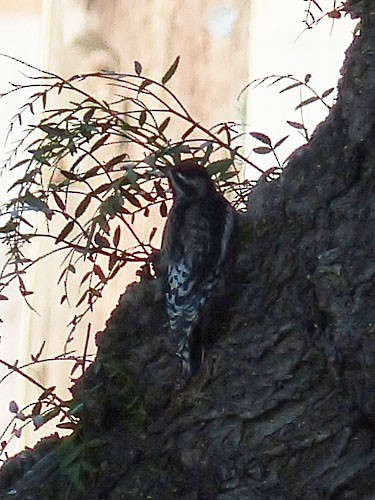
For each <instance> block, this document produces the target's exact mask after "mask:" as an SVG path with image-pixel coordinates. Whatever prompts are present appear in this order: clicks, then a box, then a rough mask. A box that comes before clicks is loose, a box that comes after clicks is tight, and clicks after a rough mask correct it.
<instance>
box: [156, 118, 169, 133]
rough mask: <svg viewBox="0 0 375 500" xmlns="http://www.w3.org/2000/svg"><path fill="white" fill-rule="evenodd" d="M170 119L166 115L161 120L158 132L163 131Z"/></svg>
mask: <svg viewBox="0 0 375 500" xmlns="http://www.w3.org/2000/svg"><path fill="white" fill-rule="evenodd" d="M170 121H171V117H170V116H168V117H167V118H166V119H165V120H163V121H162V122H161V124H160V125H159V126H158V132H159V134H162V133H163V132H164V130H165V129H166V128H167V127H168V125H169V122H170Z"/></svg>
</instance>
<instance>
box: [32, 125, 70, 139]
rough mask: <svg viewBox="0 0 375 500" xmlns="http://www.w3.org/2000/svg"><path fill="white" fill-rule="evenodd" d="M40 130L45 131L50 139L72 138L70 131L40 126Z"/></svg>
mask: <svg viewBox="0 0 375 500" xmlns="http://www.w3.org/2000/svg"><path fill="white" fill-rule="evenodd" d="M39 128H40V130H43V132H45V133H46V134H48V135H49V136H50V137H60V138H62V139H67V138H68V137H71V134H70V132H69V131H68V130H63V129H61V128H58V127H51V126H50V125H43V124H41V125H39Z"/></svg>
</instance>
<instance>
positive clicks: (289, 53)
mask: <svg viewBox="0 0 375 500" xmlns="http://www.w3.org/2000/svg"><path fill="white" fill-rule="evenodd" d="M328 3H329V2H328ZM307 4H308V2H306V1H303V0H283V2H280V1H279V0H192V1H190V2H181V1H178V0H138V1H137V2H130V1H129V0H107V1H105V2H104V1H103V0H45V1H43V0H13V1H9V0H0V52H1V53H3V54H8V55H11V56H13V57H14V58H17V59H20V60H22V61H25V62H27V63H29V64H31V65H34V66H37V67H40V68H42V69H46V70H49V71H52V72H55V73H58V74H59V75H61V76H65V77H69V76H71V75H72V74H76V73H85V72H89V71H99V70H102V69H106V70H113V71H118V72H133V71H134V60H138V61H140V62H141V63H142V66H143V74H144V75H146V76H150V77H152V78H155V79H159V78H161V76H162V75H163V74H164V73H165V71H166V69H167V68H168V67H169V66H170V64H171V63H172V62H173V60H174V59H175V58H176V56H177V55H180V56H181V60H180V65H179V68H178V70H177V73H176V74H175V76H174V77H173V80H172V81H171V88H172V89H173V91H174V92H175V93H176V95H177V96H179V98H180V99H181V100H182V101H183V102H184V104H185V106H186V107H187V109H189V111H190V112H191V114H192V115H193V116H194V117H195V119H196V120H197V121H199V122H201V123H203V124H205V125H207V126H212V125H213V124H215V123H219V122H223V121H229V120H234V121H237V122H244V123H247V124H248V125H249V130H251V131H258V132H263V133H266V134H267V135H269V136H270V137H271V138H272V140H273V141H274V142H276V141H277V140H278V139H280V138H281V137H283V136H285V135H287V134H291V133H292V132H293V130H291V128H290V126H288V125H287V123H286V121H287V120H290V121H296V122H300V121H301V120H302V118H303V120H304V123H305V124H306V125H307V127H308V129H309V131H310V132H312V131H313V129H314V127H315V125H316V124H318V123H319V122H320V121H321V120H323V119H324V118H325V116H326V114H327V112H328V110H327V108H325V107H324V106H322V105H318V104H319V103H318V104H316V103H315V104H314V105H312V106H311V107H309V106H307V107H305V108H303V110H302V111H301V110H298V111H295V107H296V106H297V104H298V103H299V102H300V99H303V98H308V97H310V95H308V94H306V95H305V96H303V95H302V94H300V90H296V91H294V92H286V93H283V94H279V93H278V90H280V87H279V88H276V87H275V86H273V87H267V85H265V84H263V85H261V86H258V87H256V88H254V86H253V87H251V88H250V89H249V90H247V91H246V92H244V93H242V94H241V96H240V97H239V94H240V92H241V90H242V89H243V88H244V87H245V86H246V85H247V84H248V83H249V82H250V81H251V80H253V79H257V78H261V77H264V76H267V75H273V74H275V75H277V74H279V75H286V74H291V75H295V76H296V77H298V78H300V79H302V80H303V79H304V77H305V75H306V74H311V75H312V77H311V80H310V84H311V86H312V87H313V88H314V89H315V90H316V91H318V92H320V93H321V92H323V91H324V90H326V89H328V88H330V87H334V86H335V85H336V83H337V80H338V78H339V71H340V67H341V66H342V62H343V58H344V52H345V49H346V48H347V47H348V46H349V44H350V42H351V40H352V36H353V30H354V29H355V24H356V23H355V22H353V21H352V20H350V19H349V18H345V19H340V20H339V21H338V22H335V23H334V24H333V21H332V20H330V19H325V20H323V21H322V22H321V23H319V24H318V25H317V26H316V27H314V29H310V30H307V29H305V24H304V23H303V20H304V19H305V18H306V12H305V9H306V8H307ZM323 4H324V5H323V6H322V7H324V8H329V6H327V5H326V4H327V2H323ZM332 4H333V2H332ZM21 71H25V68H24V67H22V66H20V65H19V64H17V63H16V62H15V61H12V60H9V59H6V58H4V57H0V93H3V92H5V91H6V90H8V89H9V82H17V80H19V79H20V76H21ZM284 86H286V85H284ZM90 90H91V91H92V92H94V93H95V94H96V95H97V96H99V97H101V98H106V96H107V94H108V93H109V92H110V90H109V89H108V88H105V87H100V88H99V87H98V88H91V89H90ZM333 96H334V95H333V94H332V99H333ZM26 97H27V96H26V94H25V96H22V95H20V94H17V95H16V96H9V97H6V98H2V99H0V115H1V118H2V119H1V123H0V145H1V146H0V161H1V162H3V160H4V159H5V158H6V155H7V152H9V150H10V149H11V144H12V141H14V140H15V139H16V137H15V136H11V138H10V141H9V140H8V142H7V143H6V142H5V139H6V134H7V126H8V124H9V122H10V119H11V117H12V116H13V115H14V114H15V113H16V112H17V110H18V108H19V107H20V106H21V105H22V104H23V99H24V98H25V99H26ZM331 102H333V101H331ZM301 112H302V113H303V117H302V116H301ZM247 140H248V144H247V145H246V147H247V149H248V152H249V154H250V158H251V159H253V160H254V161H256V162H257V163H259V157H258V158H252V155H253V154H254V153H251V149H252V148H253V147H254V146H256V145H258V146H259V143H257V144H256V141H255V139H251V140H249V139H247ZM301 144H303V140H302V138H300V137H299V136H298V134H296V133H295V131H294V133H293V137H290V138H289V139H288V141H286V142H285V145H283V147H284V148H285V149H284V150H283V151H282V154H281V157H282V158H283V157H284V158H285V157H286V156H287V155H288V154H289V153H291V152H292V151H293V149H295V148H296V147H298V146H300V145H301ZM283 155H284V156H283ZM261 160H262V161H263V158H262V159H261ZM267 161H269V160H268V158H264V162H263V168H264V169H266V168H269V167H271V166H272V164H267ZM14 175H15V174H14V173H12V172H5V173H3V175H2V177H1V178H0V203H1V204H2V203H4V202H5V201H6V199H7V197H8V196H9V195H8V194H7V188H8V187H9V186H10V185H11V183H12V182H14V180H15V179H14ZM246 175H248V176H249V177H254V176H256V173H255V172H253V171H248V172H246ZM150 224H151V222H150ZM41 250H42V249H41V248H33V249H32V252H34V255H37V254H38V252H40V251H41ZM5 251H6V249H5V248H0V263H1V262H3V261H4V258H5ZM59 266H60V263H59V259H56V258H50V259H48V260H46V261H44V262H43V264H42V265H41V266H39V267H35V268H34V269H33V271H32V273H31V275H30V277H29V280H30V281H31V288H32V289H33V290H34V291H35V294H34V296H33V299H32V301H33V305H34V306H35V308H36V309H37V311H38V313H34V312H32V311H31V310H30V309H29V308H27V306H26V304H25V303H24V302H23V300H22V299H21V298H20V296H19V293H18V290H17V289H16V287H15V288H14V290H11V291H10V292H9V293H8V295H10V300H8V301H0V308H1V311H0V312H1V314H0V315H1V317H3V318H4V322H3V323H1V324H0V335H1V343H0V358H1V359H4V360H6V361H7V362H9V363H11V364H12V363H14V362H15V361H16V360H19V363H20V364H23V363H26V362H28V361H30V355H31V354H32V353H36V352H37V351H38V349H39V348H40V345H41V343H42V342H43V341H46V347H45V351H44V357H48V356H52V357H53V356H54V355H56V354H58V353H60V352H62V349H63V345H64V342H65V339H66V329H67V327H66V324H67V322H68V320H69V319H70V316H71V312H69V311H68V310H67V306H66V305H64V306H60V305H59V299H60V295H61V293H60V292H59V291H58V290H57V287H56V280H57V277H58V275H59V274H60V271H59ZM132 279H134V276H122V277H120V278H119V279H118V280H117V281H116V282H114V283H113V284H111V285H110V287H109V289H108V290H107V292H106V295H105V297H104V299H102V300H101V301H100V303H99V305H98V307H97V308H96V309H95V312H94V317H93V318H90V319H91V321H92V323H93V330H94V331H97V330H100V329H102V328H103V327H104V325H105V321H106V319H108V317H109V314H110V312H111V311H112V309H113V308H114V307H115V306H116V304H117V302H118V298H119V295H120V294H121V293H122V292H123V291H124V289H125V287H126V284H127V283H128V282H129V281H131V280H132ZM85 331H86V327H85V324H82V325H81V326H80V328H79V330H78V332H77V337H78V343H79V342H81V345H82V343H83V342H84V338H85ZM80 335H81V337H80ZM77 348H79V347H77ZM91 351H93V347H91ZM70 368H71V365H70V366H67V364H64V362H53V363H49V364H48V363H45V364H43V365H39V367H38V369H37V370H36V369H35V367H31V368H30V369H28V373H30V375H32V376H33V377H35V379H36V380H38V381H40V382H41V383H42V384H43V385H45V386H47V387H48V386H51V385H57V386H58V387H59V394H60V395H61V397H63V398H69V391H68V390H67V389H66V387H67V386H68V385H69V382H67V381H69V370H70ZM6 373H7V370H6V369H4V368H3V367H0V377H2V376H4V375H5V374H6ZM37 397H38V391H35V388H34V387H33V386H32V385H30V384H29V383H25V381H24V380H23V379H22V378H21V377H20V376H19V375H17V374H12V375H10V376H9V377H7V379H6V380H5V381H4V382H2V383H1V384H0V434H1V433H2V430H3V429H5V427H6V426H7V424H8V423H9V420H10V418H11V416H12V415H11V413H10V412H9V402H10V401H11V400H15V401H17V403H18V405H19V406H20V407H21V406H23V405H25V404H26V403H28V402H31V401H33V398H34V399H35V398H37ZM51 431H52V430H51V428H50V429H48V427H47V428H45V427H42V428H41V429H40V430H38V431H34V429H33V428H32V427H31V426H30V427H29V429H28V430H25V431H24V432H23V433H22V434H21V436H20V437H19V438H15V439H13V440H12V443H10V445H9V448H7V450H8V452H9V453H10V454H12V453H14V452H15V451H18V450H20V449H22V448H23V447H24V446H25V444H27V445H32V444H34V442H35V441H37V440H39V439H40V438H41V437H42V436H43V435H45V434H46V433H48V432H51ZM1 440H2V439H0V441H1Z"/></svg>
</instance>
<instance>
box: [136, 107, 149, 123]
mask: <svg viewBox="0 0 375 500" xmlns="http://www.w3.org/2000/svg"><path fill="white" fill-rule="evenodd" d="M146 119H147V113H146V111H145V110H144V109H142V111H141V112H140V114H139V119H138V123H139V126H140V127H143V125H144V124H145V123H146Z"/></svg>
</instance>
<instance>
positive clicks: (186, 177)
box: [167, 160, 215, 199]
mask: <svg viewBox="0 0 375 500" xmlns="http://www.w3.org/2000/svg"><path fill="white" fill-rule="evenodd" d="M167 175H168V178H169V180H170V183H171V187H172V190H173V194H174V195H175V197H177V198H182V197H184V198H190V199H194V198H204V197H205V196H207V195H208V194H210V193H211V192H212V191H215V186H214V183H213V181H212V179H211V178H210V176H209V175H208V172H207V170H206V169H205V168H204V167H202V166H201V165H199V164H198V163H197V162H195V161H194V160H185V161H182V162H181V163H178V164H177V165H175V166H174V167H173V168H171V169H170V170H168V174H167Z"/></svg>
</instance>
